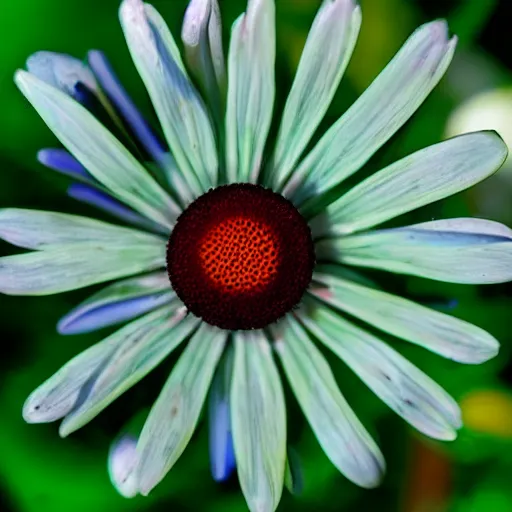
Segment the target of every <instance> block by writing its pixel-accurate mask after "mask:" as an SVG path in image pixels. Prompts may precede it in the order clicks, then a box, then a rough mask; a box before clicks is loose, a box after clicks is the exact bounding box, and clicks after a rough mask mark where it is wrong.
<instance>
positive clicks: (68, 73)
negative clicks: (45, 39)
mask: <svg viewBox="0 0 512 512" xmlns="http://www.w3.org/2000/svg"><path fill="white" fill-rule="evenodd" d="M27 69H28V71H29V73H32V74H33V75H35V76H37V77H38V78H40V79H41V80H43V81H44V82H46V83H47V84H49V85H53V87H56V88H57V89H60V90H61V91H62V92H65V93H66V94H69V95H70V96H75V93H76V90H75V86H76V85H77V83H78V82H81V83H83V84H84V85H86V86H87V88H88V89H90V90H91V91H93V92H97V91H98V90H99V87H98V82H97V81H96V78H95V77H94V74H93V72H92V71H91V69H90V68H89V66H87V65H86V64H85V63H84V62H82V61H81V60H79V59H76V58H75V57H71V55H66V54H63V53H55V52H44V51H43V52H37V53H34V54H32V55H31V56H30V57H29V58H28V59H27Z"/></svg>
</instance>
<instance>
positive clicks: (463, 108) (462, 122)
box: [446, 87, 512, 166]
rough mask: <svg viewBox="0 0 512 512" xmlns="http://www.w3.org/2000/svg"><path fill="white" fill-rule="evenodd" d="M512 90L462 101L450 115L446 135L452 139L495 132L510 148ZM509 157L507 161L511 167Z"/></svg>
mask: <svg viewBox="0 0 512 512" xmlns="http://www.w3.org/2000/svg"><path fill="white" fill-rule="evenodd" d="M511 120H512V88H510V87H508V88H500V89H493V90H490V91H485V92H481V93H479V94H476V95H475V96H472V97H471V98H469V99H468V100H466V101H464V102H463V103H462V104H461V105H460V106H459V107H457V108H456V109H455V110H454V111H453V113H452V114H451V116H450V118H449V120H448V123H447V126H446V135H447V136H448V137H453V136H454V135H460V134H462V133H467V132H475V131H478V130H496V131H497V132H498V133H499V134H500V135H501V137H502V138H503V140H504V141H505V143H506V144H507V145H508V147H509V148H510V147H512V122H511ZM511 158H512V157H511V155H510V154H509V157H508V159H507V164H506V165H508V166H510V165H512V163H511Z"/></svg>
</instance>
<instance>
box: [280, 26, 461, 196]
mask: <svg viewBox="0 0 512 512" xmlns="http://www.w3.org/2000/svg"><path fill="white" fill-rule="evenodd" d="M455 44H456V39H455V38H454V39H452V40H451V41H449V40H448V37H447V26H446V23H445V22H443V21H435V22H433V23H428V24H426V25H423V26H422V27H420V28H418V29H417V30H416V31H415V32H414V33H413V34H412V36H411V37H410V38H409V39H408V40H407V41H406V43H405V44H404V46H403V47H402V48H401V50H400V51H399V52H398V53H397V55H396V56H395V57H394V58H393V60H392V61H391V62H390V63H389V64H388V65H387V66H386V68H385V69H384V71H382V72H381V73H380V75H379V76H378V77H377V78H376V79H375V81H374V82H373V83H372V84H371V85H370V87H369V88H368V89H367V90H366V91H365V92H364V93H363V95H362V96H361V97H360V98H359V99H358V100H357V101H356V102H355V103H354V104H353V105H352V107H350V108H349V110H348V111H347V112H346V113H345V114H344V115H343V116H342V117H341V118H340V119H339V121H338V122H336V123H335V124H334V125H333V126H332V127H331V128H330V129H329V130H328V131H327V133H326V134H325V135H324V136H323V137H322V138H321V139H320V142H319V143H318V144H317V145H316V146H315V148H314V149H313V150H312V151H311V153H310V154H309V155H308V156H307V157H306V158H305V159H304V161H303V162H302V163H301V164H300V165H299V167H298V168H297V170H296V171H295V172H294V174H293V176H292V178H291V180H290V181H289V182H288V184H287V186H286V188H285V194H286V195H287V196H290V197H293V199H294V201H295V203H296V204H300V203H303V202H304V201H305V200H306V199H309V198H312V197H314V196H315V195H318V194H321V193H323V192H325V191H327V190H329V189H331V188H332V187H334V186H335V185H337V184H338V183H341V181H343V180H344V179H345V178H347V177H348V176H350V175H351V174H353V173H354V172H355V171H357V170H358V169H359V168H361V167H362V166H363V165H364V164H365V163H366V162H367V161H368V160H369V159H370V157H371V156H372V155H373V154H374V153H375V152H376V151H377V150H378V149H379V148H380V147H381V146H382V145H383V144H385V143H386V142H387V141H388V140H389V139H390V138H391V137H392V136H393V134H395V133H396V132H397V130H398V129H399V128H400V127H401V126H402V125H403V124H404V123H405V122H406V121H407V120H408V119H409V118H410V117H411V115H412V114H413V113H414V112H415V111H416V109H417V108H418V107H419V106H420V105H421V103H422V102H423V101H424V100H425V98H426V97H427V96H428V94H429V93H430V91H431V90H432V89H433V88H434V87H435V86H436V84H437V83H438V82H439V80H440V79H441V77H442V76H443V74H444V72H445V71H446V68H447V67H448V65H449V63H450V61H451V59H452V56H453V52H454V50H455ZM297 188H298V190H297Z"/></svg>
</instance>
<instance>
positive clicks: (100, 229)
mask: <svg viewBox="0 0 512 512" xmlns="http://www.w3.org/2000/svg"><path fill="white" fill-rule="evenodd" d="M0 238H3V239H4V240H6V241H7V242H9V243H11V244H13V245H17V246H18V247H23V248H25V249H37V250H39V251H41V250H51V249H56V248H59V247H62V246H64V245H80V244H83V245H84V248H87V246H91V245H97V246H101V247H103V248H109V247H111V246H112V245H139V244H140V245H149V246H154V245H155V244H165V239H164V238H160V237H158V236H155V235H151V234H148V233H144V232H143V231H138V230H136V229H130V228H125V227H121V226H116V225H115V224H109V223H107V222H102V221H99V220H95V219H91V218H88V217H79V216H78V215H68V214H66V213H58V212H46V211H41V210H22V209H20V208H5V209H0Z"/></svg>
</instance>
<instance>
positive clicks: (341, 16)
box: [271, 0, 361, 190]
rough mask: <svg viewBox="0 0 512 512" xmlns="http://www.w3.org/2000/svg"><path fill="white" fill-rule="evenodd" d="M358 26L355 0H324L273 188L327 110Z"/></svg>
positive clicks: (284, 131)
mask: <svg viewBox="0 0 512 512" xmlns="http://www.w3.org/2000/svg"><path fill="white" fill-rule="evenodd" d="M360 26H361V9H360V7H359V6H358V5H356V3H355V1H354V0H324V2H323V4H322V7H321V8H320V10H319V11H318V14H317V15H316V18H315V21H314V22H313V26H312V27H311V30H310V31H309V35H308V39H307V41H306V45H305V47H304V50H303V52H302V56H301V59H300V62H299V67H298V69H297V74H296V75H295V80H294V82H293V86H292V89H291V91H290V94H289V96H288V99H287V100H286V106H285V108H284V113H283V120H282V122H281V127H280V130H279V134H278V137H277V142H276V149H275V154H274V163H273V166H272V177H271V178H272V180H273V188H274V190H278V189H279V188H280V187H281V186H282V185H283V183H284V181H285V180H286V179H287V178H288V176H289V175H290V172H291V171H292V169H293V167H294V166H295V164H296V163H297V161H298V159H299V157H300V156H301V154H302V152H303V151H304V149H305V147H306V145H307V144H308V142H309V141H310V140H311V137H312V136H313V134H314V133H315V130H316V129H317V128H318V125H319V124H320V121H321V120H322V118H323V117H324V115H325V113H326V112H327V109H328V108H329V105H330V103H331V101H332V98H333V96H334V93H335V92H336V89H337V88H338V85H339V83H340V80H341V77H342V76H343V73H344V71H345V69H346V67H347V64H348V62H349V60H350V57H351V56H352V51H353V50H354V47H355V44H356V40H357V36H358V34H359V28H360Z"/></svg>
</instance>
